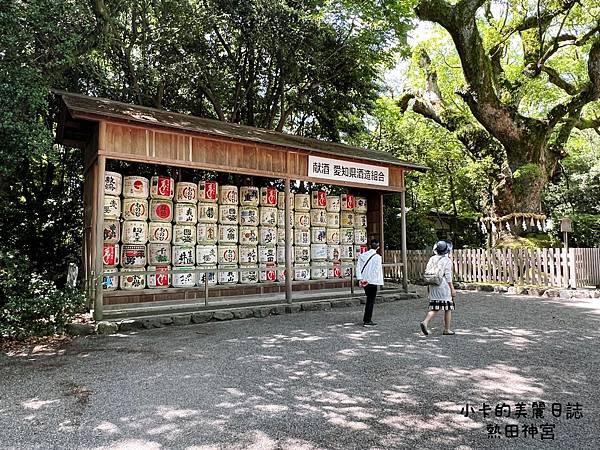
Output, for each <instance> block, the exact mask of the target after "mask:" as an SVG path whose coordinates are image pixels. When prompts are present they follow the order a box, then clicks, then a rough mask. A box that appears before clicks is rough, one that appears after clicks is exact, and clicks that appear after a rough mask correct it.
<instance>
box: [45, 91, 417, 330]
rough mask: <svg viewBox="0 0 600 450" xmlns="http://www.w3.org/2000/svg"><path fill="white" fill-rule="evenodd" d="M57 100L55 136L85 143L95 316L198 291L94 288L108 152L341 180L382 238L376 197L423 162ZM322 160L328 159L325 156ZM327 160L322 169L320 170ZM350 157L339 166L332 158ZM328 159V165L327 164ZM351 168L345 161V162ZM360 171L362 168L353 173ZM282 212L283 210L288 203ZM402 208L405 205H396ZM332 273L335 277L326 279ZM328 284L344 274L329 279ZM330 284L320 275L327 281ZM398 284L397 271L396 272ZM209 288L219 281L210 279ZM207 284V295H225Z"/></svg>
mask: <svg viewBox="0 0 600 450" xmlns="http://www.w3.org/2000/svg"><path fill="white" fill-rule="evenodd" d="M55 95H56V96H57V98H58V100H59V103H60V120H59V126H58V130H57V136H56V140H57V142H59V143H61V144H64V145H68V146H72V147H79V148H82V149H84V155H85V156H84V161H85V163H84V179H85V181H84V214H85V219H84V226H85V230H84V251H83V252H84V254H83V257H84V259H83V261H84V264H83V276H84V279H85V281H86V287H87V294H88V298H89V299H90V305H92V304H93V306H94V315H95V317H96V318H97V319H99V318H101V317H102V309H103V305H104V304H110V303H111V302H112V303H115V302H116V303H119V302H122V303H127V302H146V301H156V300H170V299H183V298H201V297H202V296H206V295H207V294H208V293H207V291H206V292H205V291H203V289H202V288H195V289H189V290H188V289H185V290H182V289H169V290H165V291H164V292H161V291H157V290H148V289H146V290H144V291H141V292H137V293H132V292H123V291H119V292H111V293H103V289H102V273H103V264H102V248H103V235H102V234H103V221H104V218H103V205H104V183H103V182H102V180H103V179H104V172H105V167H106V162H107V160H110V159H114V160H123V161H130V162H139V163H149V164H157V165H165V166H176V167H183V168H191V169H202V170H212V171H217V172H228V173H234V174H242V175H249V176H259V177H268V178H272V179H278V180H284V183H285V192H286V196H287V195H289V192H290V183H291V182H292V181H293V180H304V181H310V182H315V183H325V184H331V185H340V186H348V187H351V188H359V189H362V190H364V191H365V192H368V202H369V211H368V229H367V232H368V235H369V238H378V239H379V240H380V241H381V243H382V248H384V245H383V243H384V233H383V231H384V230H383V199H384V194H385V193H390V192H398V193H400V194H401V200H402V206H403V207H404V205H405V195H404V173H405V171H408V170H418V171H425V170H427V168H426V167H424V166H420V165H417V164H412V163H409V162H405V161H401V160H399V159H397V158H395V157H394V156H393V155H391V154H389V153H385V152H379V151H373V150H367V149H363V148H356V147H351V146H348V145H342V144H337V143H331V142H324V141H320V140H315V139H308V138H304V137H299V136H294V135H289V134H285V133H279V132H274V131H269V130H264V129H259V128H253V127H247V126H241V125H235V124H230V123H225V122H220V121H215V120H209V119H203V118H198V117H193V116H189V115H184V114H176V113H171V112H168V111H164V110H158V109H153V108H146V107H141V106H136V105H131V104H125V103H120V102H116V101H112V100H107V99H103V98H95V97H88V96H84V95H78V94H71V93H67V92H58V91H57V92H55ZM329 164H331V166H329ZM325 166H327V170H325V169H324V168H325ZM334 166H335V167H338V168H339V167H345V166H350V168H349V169H348V168H346V169H347V170H346V169H344V170H342V171H338V172H339V173H337V174H336V173H334V170H333V168H334ZM330 168H331V170H329V169H330ZM353 168H354V170H353ZM366 172H369V176H368V179H367V177H366V176H364V175H363V176H358V175H359V174H365V173H366ZM287 205H288V202H287V201H286V211H285V213H286V218H289V217H290V215H291V211H290V210H289V207H287ZM403 210H404V209H403ZM287 222H288V221H287V220H286V230H285V232H286V243H287V244H288V245H286V261H287V262H286V271H287V273H290V272H291V262H290V261H291V258H290V254H291V253H289V252H291V240H292V239H291V229H290V227H289V226H288V223H287ZM402 230H403V239H402V250H403V255H404V257H403V263H404V264H405V263H406V261H405V259H406V256H405V255H406V220H405V217H404V215H402ZM327 281H332V282H333V281H334V280H327ZM336 283H337V284H335V283H331V286H335V285H339V284H340V283H346V284H347V283H348V281H339V280H338V281H336ZM328 286H329V285H328ZM404 286H405V287H406V276H404ZM315 287H316V288H323V287H325V286H324V283H323V282H321V283H310V282H307V283H292V282H291V281H290V277H286V283H285V285H284V283H280V284H279V285H273V286H269V285H265V286H239V285H238V286H237V287H230V288H229V289H228V292H227V293H228V294H229V295H244V294H249V293H267V292H275V291H279V290H283V289H285V292H286V298H287V300H288V301H291V300H292V290H297V289H314V288H315ZM212 289H214V290H215V291H218V290H221V291H223V288H220V287H218V286H215V287H213V288H212ZM224 294H225V292H216V293H214V294H213V295H224Z"/></svg>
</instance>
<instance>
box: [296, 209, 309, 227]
mask: <svg viewBox="0 0 600 450" xmlns="http://www.w3.org/2000/svg"><path fill="white" fill-rule="evenodd" d="M294 228H299V229H303V230H308V229H309V228H310V212H308V211H300V212H295V213H294Z"/></svg>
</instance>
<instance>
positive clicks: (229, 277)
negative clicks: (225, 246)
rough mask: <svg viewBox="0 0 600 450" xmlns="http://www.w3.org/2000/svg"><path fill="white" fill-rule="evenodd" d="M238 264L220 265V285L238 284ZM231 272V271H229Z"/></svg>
mask: <svg viewBox="0 0 600 450" xmlns="http://www.w3.org/2000/svg"><path fill="white" fill-rule="evenodd" d="M237 268H238V267H237V264H226V265H221V264H219V274H218V275H217V280H218V281H219V284H236V283H237V282H238V280H239V278H240V276H239V273H238V272H237V271H236V269H237ZM228 269H229V270H231V271H228Z"/></svg>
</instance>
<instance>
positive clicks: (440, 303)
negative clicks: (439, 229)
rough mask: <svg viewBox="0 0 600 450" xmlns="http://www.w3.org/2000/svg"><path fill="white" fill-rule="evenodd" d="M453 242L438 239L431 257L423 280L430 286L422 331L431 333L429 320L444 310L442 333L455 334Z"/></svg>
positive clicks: (425, 333)
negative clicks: (451, 324)
mask: <svg viewBox="0 0 600 450" xmlns="http://www.w3.org/2000/svg"><path fill="white" fill-rule="evenodd" d="M451 251H452V244H450V243H449V242H446V241H438V242H437V243H436V244H435V246H434V247H433V252H434V255H433V256H432V257H431V258H429V262H428V263H427V268H426V269H425V273H424V275H423V280H424V282H425V284H426V285H427V287H428V291H429V293H428V296H427V297H428V299H429V311H428V312H427V315H426V316H425V319H424V320H423V322H421V331H422V332H423V334H424V335H425V336H427V335H428V334H429V328H428V325H429V321H430V320H431V319H433V317H434V316H435V314H436V313H437V312H438V311H444V331H443V333H442V334H445V335H453V334H455V333H454V331H452V330H451V329H450V323H451V321H452V311H453V310H454V309H455V304H454V299H455V298H456V290H455V289H454V285H453V284H452V260H451V259H450V257H449V254H450V252H451Z"/></svg>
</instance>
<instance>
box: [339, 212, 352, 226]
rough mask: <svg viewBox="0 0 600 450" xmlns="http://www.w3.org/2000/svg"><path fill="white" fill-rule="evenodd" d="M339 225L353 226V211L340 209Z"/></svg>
mask: <svg viewBox="0 0 600 450" xmlns="http://www.w3.org/2000/svg"><path fill="white" fill-rule="evenodd" d="M340 225H341V226H342V227H353V226H354V213H353V212H352V211H342V212H341V213H340Z"/></svg>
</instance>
